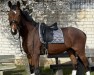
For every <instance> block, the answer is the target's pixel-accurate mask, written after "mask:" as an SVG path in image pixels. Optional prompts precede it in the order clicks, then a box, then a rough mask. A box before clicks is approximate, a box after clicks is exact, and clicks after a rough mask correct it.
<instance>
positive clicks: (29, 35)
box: [8, 1, 90, 75]
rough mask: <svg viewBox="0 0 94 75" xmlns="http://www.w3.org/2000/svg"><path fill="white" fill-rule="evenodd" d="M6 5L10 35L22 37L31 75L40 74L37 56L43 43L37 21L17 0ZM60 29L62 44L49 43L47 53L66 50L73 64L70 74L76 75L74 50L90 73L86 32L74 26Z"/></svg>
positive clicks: (87, 73)
mask: <svg viewBox="0 0 94 75" xmlns="http://www.w3.org/2000/svg"><path fill="white" fill-rule="evenodd" d="M8 7H9V8H10V10H9V12H8V19H9V23H10V28H11V33H12V35H16V34H17V33H19V35H20V36H21V37H22V47H23V49H24V52H25V53H26V55H27V58H28V61H29V67H30V72H31V75H32V73H35V75H40V71H39V58H40V50H41V49H42V46H43V43H42V42H41V41H40V38H39V23H37V22H35V21H34V20H33V18H32V19H31V20H29V19H28V18H27V16H26V14H25V13H23V11H22V10H21V8H20V2H19V1H17V3H16V4H14V5H13V4H12V3H11V1H9V2H8ZM61 30H62V32H63V34H64V40H65V42H64V43H63V44H58V43H56V44H50V43H49V44H48V54H59V53H61V52H65V51H67V52H68V54H69V57H70V59H71V61H72V64H73V70H72V75H76V72H77V58H76V56H75V54H74V52H75V53H76V54H77V56H78V57H79V59H80V60H81V61H82V63H83V65H84V68H85V71H86V75H90V71H89V63H88V60H87V58H86V56H85V44H86V34H85V33H84V32H83V31H81V30H80V29H78V28H74V27H65V28H61Z"/></svg>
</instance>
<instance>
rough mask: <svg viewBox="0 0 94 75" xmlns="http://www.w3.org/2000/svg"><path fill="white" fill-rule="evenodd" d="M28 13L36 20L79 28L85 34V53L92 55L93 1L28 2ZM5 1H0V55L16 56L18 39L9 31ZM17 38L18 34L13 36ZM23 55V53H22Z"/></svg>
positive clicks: (93, 42)
mask: <svg viewBox="0 0 94 75" xmlns="http://www.w3.org/2000/svg"><path fill="white" fill-rule="evenodd" d="M12 1H13V0H12ZM54 1H55V0H54ZM29 7H30V11H32V9H33V12H32V13H30V15H32V17H33V19H34V20H35V21H36V22H40V23H42V22H45V23H46V24H47V25H51V24H53V23H54V22H57V23H58V26H59V27H69V26H73V27H76V28H79V29H81V30H82V31H84V32H85V33H86V35H87V43H86V53H88V51H89V52H90V51H91V50H92V53H93V55H94V51H93V50H94V46H93V45H94V13H93V12H94V2H93V0H91V2H89V0H87V1H86V0H64V1H61V0H57V1H56V2H49V1H48V2H47V1H45V2H44V3H43V2H39V3H38V2H34V1H30V2H29ZM8 10H9V8H8V7H7V1H5V0H3V1H1V2H0V55H7V54H8V55H9V54H13V55H15V56H16V58H18V57H19V56H22V55H23V54H22V53H21V52H20V48H19V41H17V40H16V41H15V39H14V38H13V36H12V35H11V33H10V26H9V22H8V16H7V14H8V12H7V11H8ZM15 37H16V38H18V36H15ZM24 55H25V54H24Z"/></svg>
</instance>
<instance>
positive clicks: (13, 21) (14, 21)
mask: <svg viewBox="0 0 94 75" xmlns="http://www.w3.org/2000/svg"><path fill="white" fill-rule="evenodd" d="M12 23H15V24H18V22H17V21H16V20H12V21H10V25H12Z"/></svg>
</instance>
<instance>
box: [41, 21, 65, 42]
mask: <svg viewBox="0 0 94 75" xmlns="http://www.w3.org/2000/svg"><path fill="white" fill-rule="evenodd" d="M39 36H40V41H41V42H42V43H64V37H63V32H62V30H61V29H60V28H58V27H57V23H54V24H53V25H51V26H47V25H46V24H44V23H42V24H40V25H39Z"/></svg>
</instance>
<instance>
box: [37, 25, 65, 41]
mask: <svg viewBox="0 0 94 75" xmlns="http://www.w3.org/2000/svg"><path fill="white" fill-rule="evenodd" d="M40 25H41V24H40ZM40 25H39V37H40V41H41V42H42V43H44V41H43V38H42V36H41V34H40ZM48 43H64V36H63V32H62V30H61V29H60V28H58V30H53V41H51V42H48Z"/></svg>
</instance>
